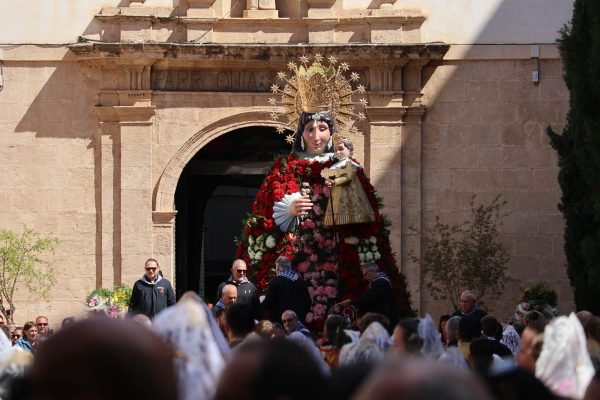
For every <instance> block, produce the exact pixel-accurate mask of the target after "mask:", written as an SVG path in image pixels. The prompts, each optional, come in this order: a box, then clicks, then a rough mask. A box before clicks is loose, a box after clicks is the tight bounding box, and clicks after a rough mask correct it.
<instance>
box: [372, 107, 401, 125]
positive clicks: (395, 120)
mask: <svg viewBox="0 0 600 400" xmlns="http://www.w3.org/2000/svg"><path fill="white" fill-rule="evenodd" d="M407 110H408V107H374V106H367V107H365V111H366V112H367V116H368V118H369V122H370V123H371V124H377V125H399V124H402V123H403V122H404V116H405V115H406V113H407Z"/></svg>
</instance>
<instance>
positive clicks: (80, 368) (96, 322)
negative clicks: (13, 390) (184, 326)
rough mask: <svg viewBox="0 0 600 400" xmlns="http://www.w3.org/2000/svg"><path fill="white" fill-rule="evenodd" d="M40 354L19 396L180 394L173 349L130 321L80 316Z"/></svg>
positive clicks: (118, 398)
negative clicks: (82, 317) (80, 317)
mask: <svg viewBox="0 0 600 400" xmlns="http://www.w3.org/2000/svg"><path fill="white" fill-rule="evenodd" d="M35 357H36V358H35V361H34V363H33V365H32V367H31V369H29V370H28V371H27V372H26V373H25V376H24V378H23V381H22V383H21V385H19V386H18V389H19V390H20V391H21V393H19V395H16V396H15V398H20V399H41V398H43V399H47V400H55V399H56V400H58V399H64V400H74V399H83V398H86V399H97V400H109V399H114V400H126V399H132V398H142V399H147V400H154V399H156V400H158V399H161V400H162V399H176V398H177V397H178V393H177V377H176V374H175V367H174V365H175V363H174V362H173V359H174V353H173V350H172V349H171V347H170V346H169V345H168V344H166V343H165V342H164V341H163V340H161V339H160V338H159V337H158V336H156V335H155V334H153V333H151V332H150V330H148V329H141V328H140V327H139V325H137V324H134V323H133V322H131V321H127V320H121V319H108V318H105V319H96V318H93V319H86V320H81V321H79V322H76V323H74V324H72V325H71V326H70V327H69V329H61V330H60V331H58V332H57V333H56V334H55V335H53V336H51V337H49V338H48V339H47V341H46V342H45V343H44V346H41V347H40V348H39V349H38V350H37V352H36V356H35ZM123 382H127V384H126V385H123ZM158 383H160V384H158Z"/></svg>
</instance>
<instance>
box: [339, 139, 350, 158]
mask: <svg viewBox="0 0 600 400" xmlns="http://www.w3.org/2000/svg"><path fill="white" fill-rule="evenodd" d="M353 153H354V145H353V144H352V142H351V141H350V140H348V139H343V140H340V141H339V142H338V143H336V145H335V158H337V159H338V160H343V159H344V158H348V157H352V154H353Z"/></svg>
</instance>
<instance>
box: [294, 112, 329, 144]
mask: <svg viewBox="0 0 600 400" xmlns="http://www.w3.org/2000/svg"><path fill="white" fill-rule="evenodd" d="M334 129H335V128H334V125H333V117H332V115H331V114H330V113H327V112H318V113H306V112H303V113H302V115H301V116H300V119H299V123H298V131H297V133H296V142H295V143H294V151H296V152H298V151H306V152H307V153H309V154H323V153H329V152H331V151H332V150H333V149H332V147H333V144H332V135H333V133H334V131H335V130H334Z"/></svg>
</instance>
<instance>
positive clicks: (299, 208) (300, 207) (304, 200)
mask: <svg viewBox="0 0 600 400" xmlns="http://www.w3.org/2000/svg"><path fill="white" fill-rule="evenodd" d="M312 207H313V203H312V201H311V200H310V197H309V196H308V195H303V196H302V197H299V198H297V199H295V200H292V203H291V204H290V214H291V215H293V216H294V217H298V216H300V215H306V214H308V211H309V210H311V209H312Z"/></svg>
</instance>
